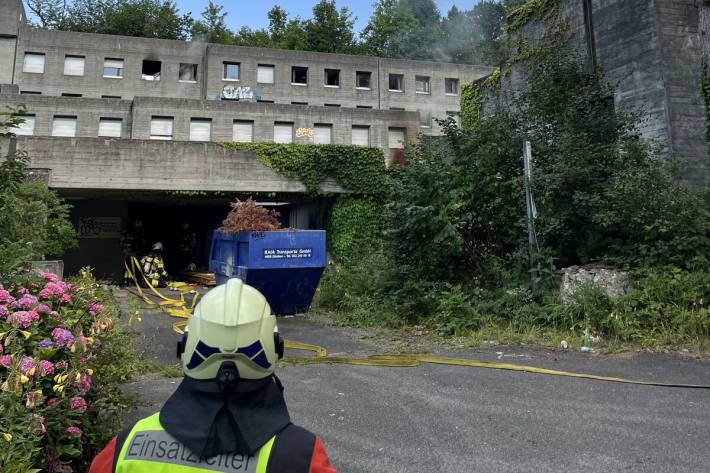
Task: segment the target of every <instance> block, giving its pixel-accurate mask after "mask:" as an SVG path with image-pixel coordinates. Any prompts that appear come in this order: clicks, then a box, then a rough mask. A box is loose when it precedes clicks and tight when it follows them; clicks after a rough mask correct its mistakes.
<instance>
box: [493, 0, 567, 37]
mask: <svg viewBox="0 0 710 473" xmlns="http://www.w3.org/2000/svg"><path fill="white" fill-rule="evenodd" d="M559 11H560V0H528V1H527V2H525V3H524V4H522V5H520V6H519V7H517V8H514V9H513V10H512V11H511V12H510V13H509V14H508V18H507V21H506V23H507V24H506V27H505V31H506V33H509V34H510V33H512V32H514V31H517V30H519V29H520V28H522V27H523V26H525V25H526V24H527V23H528V21H530V19H531V18H532V17H535V18H538V19H540V20H550V19H553V18H557V17H558V15H559Z"/></svg>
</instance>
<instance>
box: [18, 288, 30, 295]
mask: <svg viewBox="0 0 710 473" xmlns="http://www.w3.org/2000/svg"><path fill="white" fill-rule="evenodd" d="M17 292H18V293H19V294H20V295H21V296H24V295H25V294H27V293H28V292H29V291H28V290H27V288H26V287H19V288H17Z"/></svg>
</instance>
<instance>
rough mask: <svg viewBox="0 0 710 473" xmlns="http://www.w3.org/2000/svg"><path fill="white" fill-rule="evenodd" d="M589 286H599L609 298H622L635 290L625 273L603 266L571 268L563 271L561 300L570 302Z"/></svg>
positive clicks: (627, 274)
mask: <svg viewBox="0 0 710 473" xmlns="http://www.w3.org/2000/svg"><path fill="white" fill-rule="evenodd" d="M589 284H595V285H597V286H599V287H600V288H601V289H603V290H604V291H605V292H606V293H607V294H609V297H618V296H622V295H624V294H626V293H627V292H629V291H630V290H631V289H632V288H633V281H632V280H631V277H630V276H629V273H627V272H625V271H621V270H618V269H614V268H605V267H601V266H587V267H580V266H570V267H569V268H565V269H563V270H562V283H561V284H560V300H561V301H562V302H563V303H568V302H570V301H571V300H572V296H574V294H575V293H576V292H577V291H578V290H580V289H581V288H582V287H585V286H587V285H589Z"/></svg>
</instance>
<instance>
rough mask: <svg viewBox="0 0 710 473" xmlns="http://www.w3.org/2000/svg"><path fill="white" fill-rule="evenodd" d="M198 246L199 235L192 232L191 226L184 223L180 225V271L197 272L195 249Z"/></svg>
mask: <svg viewBox="0 0 710 473" xmlns="http://www.w3.org/2000/svg"><path fill="white" fill-rule="evenodd" d="M196 246H197V234H196V233H195V232H194V231H192V229H191V228H190V224H189V223H187V222H183V224H182V225H180V236H179V239H178V254H179V256H178V258H179V261H178V267H179V268H180V271H195V270H196V269H197V265H196V264H195V262H194V256H195V247H196Z"/></svg>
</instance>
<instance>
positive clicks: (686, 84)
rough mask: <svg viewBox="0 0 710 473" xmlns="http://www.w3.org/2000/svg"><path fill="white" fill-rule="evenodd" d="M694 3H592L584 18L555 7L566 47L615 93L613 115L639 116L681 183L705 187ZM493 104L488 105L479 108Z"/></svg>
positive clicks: (511, 86) (570, 6)
mask: <svg viewBox="0 0 710 473" xmlns="http://www.w3.org/2000/svg"><path fill="white" fill-rule="evenodd" d="M696 3H697V2H696V1H695V0H591V1H590V2H589V5H590V6H591V19H589V18H587V17H585V0H561V5H560V6H561V16H562V17H563V18H564V19H565V22H566V23H567V24H568V26H569V28H570V34H571V35H570V42H569V44H570V45H571V46H572V47H573V48H575V49H577V50H578V51H579V52H580V54H581V55H582V57H586V58H587V60H588V61H589V62H590V64H591V62H592V59H594V60H595V61H596V64H597V65H599V66H600V67H601V68H602V70H603V71H604V74H605V77H606V79H607V80H608V82H609V83H611V84H613V85H614V86H615V87H616V93H615V96H614V104H615V107H616V109H617V110H619V111H625V112H632V113H637V114H640V115H641V116H642V119H641V120H640V122H639V124H638V127H639V130H640V132H641V133H642V134H643V136H645V137H646V138H648V139H651V140H653V141H655V142H657V143H658V144H660V145H661V147H662V148H663V150H664V152H665V153H667V154H669V155H673V156H675V157H677V158H678V159H679V160H680V162H681V170H682V177H683V178H684V180H686V181H688V182H690V183H693V184H696V185H699V186H704V185H707V182H708V177H709V176H710V169H709V168H708V151H707V150H708V147H707V143H706V142H705V111H704V102H703V97H702V95H701V93H702V91H701V75H700V74H701V61H700V47H699V37H698V9H697V6H696ZM587 20H590V21H587ZM590 25H591V28H590ZM545 30H546V25H545V24H544V23H543V22H541V21H537V20H533V21H530V22H529V23H528V24H527V25H525V26H524V27H523V28H521V30H520V31H519V34H520V35H521V36H522V37H524V38H525V39H526V40H529V41H530V42H531V43H532V44H535V43H536V42H538V41H539V39H540V38H541V37H542V35H543V33H544V31H545ZM591 44H593V48H592V47H591ZM513 53H514V52H513ZM523 69H524V64H523V63H518V64H516V65H515V66H514V67H513V70H512V72H511V74H510V75H509V76H507V77H505V78H504V79H503V87H502V90H503V93H502V96H501V97H500V99H499V100H500V101H501V102H502V103H503V104H505V103H509V102H510V97H511V96H512V94H514V93H515V91H516V90H518V89H519V88H520V87H521V85H522V82H523V81H524V77H523ZM493 105H494V103H491V102H489V103H488V104H486V106H485V108H484V110H485V111H486V112H489V111H490V110H491V107H492V106H493Z"/></svg>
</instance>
